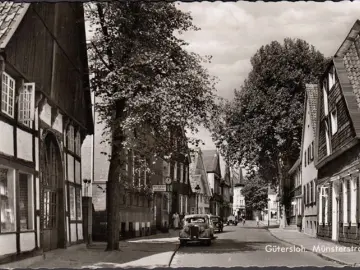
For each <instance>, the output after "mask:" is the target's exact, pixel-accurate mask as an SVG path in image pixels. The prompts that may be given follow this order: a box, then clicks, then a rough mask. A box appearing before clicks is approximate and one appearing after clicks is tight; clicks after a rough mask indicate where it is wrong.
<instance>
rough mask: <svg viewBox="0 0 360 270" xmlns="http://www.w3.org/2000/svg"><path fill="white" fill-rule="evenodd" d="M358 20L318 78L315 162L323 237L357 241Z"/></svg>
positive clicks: (359, 220)
mask: <svg viewBox="0 0 360 270" xmlns="http://www.w3.org/2000/svg"><path fill="white" fill-rule="evenodd" d="M359 32H360V21H357V22H356V23H355V24H354V26H353V27H352V29H351V31H350V32H349V34H348V35H347V37H346V39H345V41H344V42H343V43H342V44H341V46H340V48H339V49H338V50H337V52H336V54H335V56H334V57H333V58H332V61H331V63H330V64H329V65H328V66H327V68H326V70H325V71H324V74H323V76H322V77H321V80H320V83H319V95H318V119H317V120H318V122H317V134H316V141H315V162H316V168H317V169H318V182H317V185H318V190H317V191H318V193H317V194H318V200H319V203H318V205H319V206H318V207H319V210H318V231H317V235H318V237H321V238H327V239H331V240H333V241H339V242H347V243H357V244H359V243H360V233H359V223H360V212H359V211H360V207H359V197H360V195H359V188H358V187H359V167H360V159H359V158H360V144H359V138H360V110H359V108H360V88H359V85H360V84H359V78H360V76H359V75H360V36H359Z"/></svg>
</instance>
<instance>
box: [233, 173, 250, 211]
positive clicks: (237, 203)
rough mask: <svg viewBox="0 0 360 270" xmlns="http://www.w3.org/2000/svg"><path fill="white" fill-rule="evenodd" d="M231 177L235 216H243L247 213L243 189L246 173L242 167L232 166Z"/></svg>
mask: <svg viewBox="0 0 360 270" xmlns="http://www.w3.org/2000/svg"><path fill="white" fill-rule="evenodd" d="M230 171H231V179H232V185H233V194H234V195H233V205H232V212H233V215H234V216H237V217H241V216H245V215H246V208H245V196H244V195H243V194H242V189H243V188H244V186H245V183H244V175H243V172H242V168H239V169H238V170H235V169H234V168H232V169H231V170H230Z"/></svg>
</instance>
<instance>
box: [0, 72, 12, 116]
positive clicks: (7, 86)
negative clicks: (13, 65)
mask: <svg viewBox="0 0 360 270" xmlns="http://www.w3.org/2000/svg"><path fill="white" fill-rule="evenodd" d="M14 102H15V80H14V79H13V78H11V77H10V76H9V75H8V74H7V73H6V72H3V74H2V84H1V111H2V112H3V113H5V114H7V115H9V116H11V117H14Z"/></svg>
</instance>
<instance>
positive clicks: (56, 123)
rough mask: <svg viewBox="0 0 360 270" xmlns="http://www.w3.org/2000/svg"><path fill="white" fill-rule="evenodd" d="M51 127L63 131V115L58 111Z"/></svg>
mask: <svg viewBox="0 0 360 270" xmlns="http://www.w3.org/2000/svg"><path fill="white" fill-rule="evenodd" d="M52 128H53V129H55V130H57V131H59V132H61V133H62V132H63V115H62V114H61V113H59V114H58V116H57V117H56V119H55V120H54V124H53V126H52Z"/></svg>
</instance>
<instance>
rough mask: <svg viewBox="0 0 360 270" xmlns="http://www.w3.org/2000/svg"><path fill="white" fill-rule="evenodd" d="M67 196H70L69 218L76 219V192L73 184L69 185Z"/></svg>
mask: <svg viewBox="0 0 360 270" xmlns="http://www.w3.org/2000/svg"><path fill="white" fill-rule="evenodd" d="M69 198H70V219H71V220H75V219H76V194H75V187H74V186H73V185H69Z"/></svg>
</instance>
